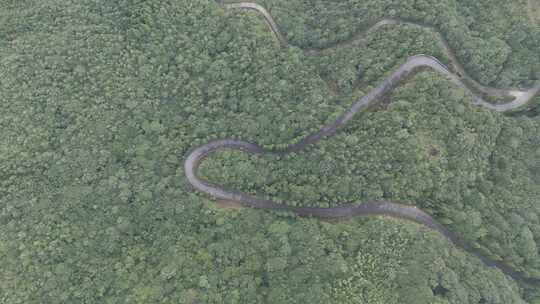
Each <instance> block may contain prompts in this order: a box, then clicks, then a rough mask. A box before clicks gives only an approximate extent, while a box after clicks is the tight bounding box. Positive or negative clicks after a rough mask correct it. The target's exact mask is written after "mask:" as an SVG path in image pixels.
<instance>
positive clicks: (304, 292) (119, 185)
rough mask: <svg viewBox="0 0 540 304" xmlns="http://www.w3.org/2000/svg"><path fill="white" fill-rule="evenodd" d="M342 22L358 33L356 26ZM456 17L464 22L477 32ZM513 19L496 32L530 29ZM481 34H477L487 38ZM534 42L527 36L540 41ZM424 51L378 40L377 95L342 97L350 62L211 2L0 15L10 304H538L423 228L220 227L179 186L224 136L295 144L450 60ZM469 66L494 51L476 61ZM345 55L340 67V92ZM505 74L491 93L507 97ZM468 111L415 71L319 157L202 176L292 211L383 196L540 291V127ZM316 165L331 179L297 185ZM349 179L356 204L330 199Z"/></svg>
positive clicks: (0, 297)
mask: <svg viewBox="0 0 540 304" xmlns="http://www.w3.org/2000/svg"><path fill="white" fill-rule="evenodd" d="M267 2H268V4H269V5H270V6H272V7H277V6H278V5H285V4H286V3H285V1H283V2H279V1H274V2H273V3H269V2H270V1H267ZM351 2H353V1H351ZM356 2H358V1H356ZM491 2H492V4H494V3H493V2H496V1H491ZM290 3H291V5H299V3H302V1H290ZM294 3H296V4H294ZM343 3H346V1H343ZM366 3H367V2H366ZM452 3H453V4H452ZM452 3H450V4H452V5H450V4H448V5H449V7H459V6H461V5H464V4H462V3H457V2H452ZM445 5H447V3H441V4H440V6H443V7H444V6H445ZM467 5H470V4H467ZM514 5H515V7H517V4H514ZM523 5H525V4H523ZM494 6H496V5H494ZM512 7H514V6H512ZM345 8H346V7H343V10H342V12H341V13H342V14H344V16H345V15H346V14H348V13H351V14H354V12H355V11H354V10H346V9H345ZM377 9H378V8H377V7H374V8H373V14H374V16H375V15H376V14H377ZM423 9H426V10H427V9H428V7H426V8H422V10H423ZM476 9H477V8H474V7H470V8H469V10H470V12H469V13H468V14H473V15H474V14H478V12H477V11H476ZM516 9H517V8H516ZM422 10H418V11H422ZM460 10H461V8H460ZM460 10H456V11H455V12H456V14H457V16H458V17H459V16H467V14H465V13H464V12H462V11H460ZM501 10H502V8H501ZM280 11H281V10H280ZM280 11H276V14H277V15H279V12H280ZM519 12H521V11H520V10H518V11H517V12H516V13H515V14H504V15H501V16H499V17H500V19H501V21H500V22H508V23H509V24H514V22H515V20H517V19H516V18H518V17H519V16H520V15H519ZM397 13H401V12H400V11H397V10H396V14H397ZM516 16H517V17H516ZM278 17H279V21H280V22H283V24H284V25H285V26H287V27H288V24H291V25H292V24H293V21H294V20H293V19H290V18H289V17H290V16H286V15H282V16H278ZM403 17H407V15H404V16H403ZM460 18H465V17H460ZM468 18H470V17H468ZM330 19H332V18H330V17H329V19H328V20H330ZM442 20H443V21H444V20H446V19H442ZM294 22H296V21H294ZM448 22H450V21H448ZM482 22H484V21H482ZM482 22H478V23H477V25H475V27H477V29H476V30H477V31H479V32H480V33H483V31H486V29H484V28H481V24H483V23H482ZM486 22H487V21H486ZM489 22H494V21H489ZM444 24H446V23H444V22H443V23H441V24H437V25H438V26H440V27H441V28H442V26H443V25H444ZM488 24H489V23H488ZM517 24H522V23H521V22H518V23H517ZM458 25H459V24H458ZM324 26H325V27H328V28H331V26H332V24H331V23H328V24H325V25H324ZM468 27H472V28H474V26H473V25H472V24H471V25H468ZM347 28H348V26H347ZM504 29H505V30H506V28H504ZM523 29H524V30H523V32H524V33H525V35H526V36H527V37H530V36H531V35H533V34H534V33H535V32H534V31H533V29H531V28H529V27H528V26H526V25H523ZM352 30H353V28H351V31H352ZM494 31H495V35H496V36H497V37H499V36H500V37H507V33H501V31H502V29H501V28H495V29H494ZM293 32H294V31H291V33H293ZM407 33H408V34H407ZM536 33H537V32H536ZM291 35H292V34H291ZM414 35H418V36H417V37H412V36H414ZM430 35H431V34H430V33H428V32H425V31H424V30H420V29H416V28H414V27H406V28H403V29H402V28H389V29H385V30H382V31H381V32H378V33H375V34H374V36H373V38H370V39H373V40H372V41H373V43H371V44H370V45H369V46H368V47H366V50H369V51H366V52H367V53H366V57H361V58H360V57H359V59H358V60H360V61H359V63H362V64H363V66H364V75H365V77H366V78H365V81H364V82H362V81H360V80H358V83H356V84H354V86H356V87H353V85H350V86H349V84H347V82H348V83H353V82H354V81H356V80H354V77H350V78H346V77H343V79H346V80H344V81H343V83H342V84H340V85H339V90H337V91H336V90H333V89H331V86H328V85H327V83H326V82H325V80H330V79H335V80H336V81H340V79H341V78H340V75H343V74H344V73H345V74H346V73H349V72H347V71H346V70H347V69H350V66H347V65H346V64H341V63H340V62H339V60H337V59H336V58H338V57H339V56H340V55H339V53H336V54H335V55H332V54H324V55H320V56H310V57H308V56H306V55H305V54H304V53H303V52H302V51H301V50H299V49H297V48H288V49H281V48H279V47H277V46H276V44H275V41H274V38H273V36H272V35H271V34H270V33H269V32H268V29H267V28H266V27H265V25H264V23H263V22H262V21H261V20H260V19H259V18H258V17H257V16H256V15H253V14H248V13H234V14H231V13H229V12H225V11H224V10H223V9H221V8H220V6H219V5H218V4H217V3H215V2H214V1H210V0H189V1H188V0H166V1H145V2H141V1H135V0H120V1H102V0H82V1H73V0H71V1H69V0H68V1H66V0H45V1H43V0H40V1H37V0H26V1H14V0H8V1H3V2H2V4H0V102H1V103H2V107H0V126H1V128H2V132H0V176H1V178H0V277H2V278H3V279H2V280H0V302H2V303H25V304H26V303H415V304H416V303H441V304H442V303H456V304H457V303H460V304H461V303H475V304H476V303H505V304H506V303H537V302H534V301H538V298H539V297H540V294H538V292H537V291H536V290H533V289H526V288H524V287H526V286H519V285H518V284H517V283H516V282H514V281H513V280H511V279H510V278H508V277H506V276H504V275H503V274H502V273H501V272H500V271H498V270H497V269H494V268H489V267H486V266H485V265H484V264H482V263H481V262H480V261H479V260H478V259H477V258H475V257H473V256H471V255H469V254H467V253H464V252H462V251H460V250H457V249H456V248H454V247H453V246H452V245H451V244H449V243H448V242H447V241H446V240H445V239H443V238H442V237H440V236H439V235H438V234H436V233H434V232H432V231H429V230H427V229H425V228H422V227H419V226H417V225H414V224H411V223H407V222H400V221H397V220H393V219H386V218H369V219H356V220H353V221H350V222H343V223H327V222H322V221H319V220H314V219H302V218H297V217H295V216H293V215H290V214H279V213H272V212H262V211H257V210H247V209H238V210H222V209H217V208H216V206H215V204H214V202H213V201H211V200H210V199H209V198H207V197H205V196H204V195H200V194H197V193H195V192H193V191H192V189H190V187H189V185H188V184H187V182H186V180H185V177H184V172H183V169H182V166H181V164H182V160H183V157H184V156H185V155H186V153H187V152H188V151H189V150H190V149H192V148H194V147H196V146H198V145H200V144H202V143H205V142H207V141H208V140H210V139H214V138H228V137H237V138H242V139H245V140H250V141H254V142H258V143H262V144H265V145H267V146H279V145H283V144H285V143H289V142H293V141H295V140H297V139H298V138H299V137H301V136H303V135H305V134H307V133H309V132H310V131H313V130H316V129H318V128H319V127H320V126H322V125H323V124H325V123H326V122H327V121H329V120H331V119H332V117H335V115H337V114H339V113H341V111H343V109H344V108H345V107H347V106H348V105H350V103H351V102H352V96H354V95H359V94H362V92H366V91H367V90H368V89H369V85H373V84H375V83H376V82H377V81H379V80H380V79H382V78H383V77H384V76H385V75H386V73H388V72H389V70H391V69H392V68H393V67H394V66H396V65H397V64H399V63H400V62H402V61H403V60H404V58H405V56H407V55H408V54H411V53H414V52H415V51H418V52H420V51H422V52H434V53H435V54H436V52H437V48H436V46H435V45H434V44H430V43H428V41H429V37H430ZM291 37H292V36H291ZM321 37H322V36H321ZM385 37H386V38H385ZM398 38H399V39H398ZM536 38H538V37H536ZM309 39H310V41H313V42H308V41H307V40H306V42H305V43H306V44H317V43H320V42H318V41H319V40H317V39H319V38H317V37H316V36H313V37H311V36H310V37H309ZM321 39H322V38H321ZM385 39H386V40H387V41H386V43H390V41H393V42H392V45H395V51H396V53H395V54H394V53H390V52H389V51H390V50H389V49H388V48H385V45H386V44H385ZM456 39H457V38H456ZM499 39H502V38H499ZM527 39H529V38H527ZM422 41H425V43H421V42H422ZM501 41H506V40H501ZM527 41H530V43H531V45H528V43H529V42H527V45H523V46H521V47H516V48H515V49H514V48H513V47H511V49H509V52H510V55H509V56H510V57H509V58H515V59H512V60H515V62H510V63H509V64H508V65H507V66H506V67H505V71H506V70H508V71H511V72H512V73H513V74H512V77H509V79H511V80H512V81H511V82H512V83H518V82H522V81H523V82H526V81H525V78H527V77H526V76H524V75H525V74H527V72H526V71H524V70H520V69H521V68H522V66H520V65H518V64H517V63H522V62H526V61H523V60H525V59H523V58H526V57H527V56H528V55H527V54H529V53H531V52H533V53H534V52H535V51H536V49H535V45H534V35H533V39H532V40H527ZM298 43H303V42H302V41H298ZM458 43H461V41H460V42H458ZM522 43H523V44H525V42H522ZM416 44H419V45H420V46H417V45H416ZM408 48H412V50H407V49H408ZM420 48H423V49H420ZM351 49H352V48H351ZM461 49H463V50H465V49H467V50H469V51H470V52H478V54H482V56H483V55H484V54H489V51H487V50H486V49H482V48H477V46H476V45H473V46H472V47H471V48H470V49H469V48H468V47H462V48H461ZM336 52H340V51H339V50H336ZM355 52H356V51H355ZM360 53H361V51H358V53H357V54H360ZM377 53H380V54H381V55H377ZM514 53H516V54H518V55H514ZM537 53H538V52H537ZM537 53H536V54H537ZM324 56H330V57H324ZM332 56H334V57H333V58H334V59H335V60H334V63H336V66H338V67H340V68H338V69H336V70H335V71H328V72H325V73H326V74H325V73H323V71H324V69H325V68H328V64H324V60H328V59H325V58H332ZM369 56H373V58H376V59H374V61H373V63H371V62H369ZM385 56H387V57H385ZM486 56H488V55H486ZM385 58H387V59H385ZM535 58H536V59H537V57H534V56H531V58H529V59H528V60H531V62H526V65H525V66H526V67H527V68H528V69H531V68H532V67H534V64H536V63H535V62H534V60H536V59H535ZM344 60H345V59H344ZM385 60H388V61H385ZM344 62H345V61H344ZM464 62H465V63H466V67H467V68H469V69H470V70H471V71H474V70H475V69H477V67H475V64H476V63H475V62H473V61H471V62H469V61H467V60H464ZM352 64H353V65H354V63H352ZM489 69H492V68H491V67H490V68H489ZM480 70H481V72H479V75H480V74H481V73H485V74H483V75H484V76H483V77H487V78H486V79H488V78H489V77H492V76H493V75H491V74H490V72H487V70H485V71H484V70H482V69H480ZM490 71H491V70H490ZM505 71H502V72H501V73H496V74H495V75H497V77H498V78H497V79H501V80H500V82H501V83H504V82H505V81H502V79H503V78H504V77H508V76H501V75H503V74H504V73H505ZM506 73H510V72H506ZM529 74H530V73H529ZM504 75H506V74H504ZM514 75H516V76H514ZM529 76H530V75H529ZM504 79H505V78H504ZM489 80H491V78H489ZM497 81H499V80H497ZM329 82H331V81H329ZM467 98H468V97H467V96H464V95H463V92H462V91H461V90H460V89H456V88H454V87H453V86H451V85H450V84H449V83H447V82H446V81H445V80H444V79H443V78H441V77H437V76H435V75H434V74H432V73H421V74H419V75H418V76H416V77H414V78H413V79H411V81H410V82H407V84H405V85H403V86H402V87H401V88H400V89H399V90H398V91H397V92H396V93H395V94H393V96H392V97H391V98H389V100H388V101H392V102H391V103H389V105H388V106H384V107H381V108H378V109H373V111H372V112H369V113H365V114H362V115H360V116H359V117H358V119H356V120H355V122H354V123H353V124H351V125H350V127H348V128H347V129H346V130H344V131H342V132H341V133H340V134H339V135H338V136H337V137H335V138H333V139H331V140H328V141H324V142H323V143H322V144H321V145H319V146H317V147H314V148H313V149H310V150H309V151H307V152H306V153H305V154H304V153H302V154H298V155H294V156H291V157H290V158H287V159H286V160H282V161H280V162H276V161H275V160H273V159H259V158H253V159H247V158H246V157H245V155H243V154H234V153H231V154H230V155H227V157H224V156H225V155H216V156H215V157H213V158H212V159H209V160H208V161H206V162H205V163H204V166H205V170H206V171H205V172H206V173H207V174H210V175H211V176H209V178H210V179H211V180H216V181H219V180H220V179H221V178H223V177H224V174H228V176H227V180H225V181H223V182H224V183H225V182H226V183H228V185H230V186H231V187H236V188H239V189H246V190H249V191H256V192H261V193H262V194H267V195H271V196H272V197H273V198H276V199H283V200H287V202H288V203H292V204H313V205H315V204H328V205H330V204H337V203H341V202H345V201H347V200H362V199H365V198H370V199H376V198H380V197H392V198H395V199H399V200H403V201H404V202H407V203H416V204H418V205H419V206H422V207H425V208H426V209H427V210H430V211H431V212H433V213H434V214H435V215H437V216H439V217H440V218H441V220H445V221H446V222H447V224H448V225H449V226H450V227H451V228H452V229H454V230H456V231H457V232H458V233H460V234H461V235H463V236H466V237H468V238H470V239H471V240H476V242H477V243H478V244H479V245H480V246H482V248H483V250H485V251H486V252H488V253H489V254H491V255H493V256H504V257H505V258H507V259H508V261H509V262H511V263H512V264H513V265H514V266H515V267H517V268H521V269H524V268H525V267H529V269H527V271H528V273H529V274H530V275H532V276H539V274H538V269H539V268H540V267H538V257H537V255H535V254H534V252H536V253H537V252H538V246H537V245H536V243H537V242H538V240H539V236H540V231H539V226H540V225H539V223H538V217H537V215H538V209H537V208H538V206H537V202H538V196H539V190H538V181H539V171H540V167H539V164H538V162H537V161H536V160H537V159H538V156H539V153H540V149H539V148H538V144H539V141H538V137H537V134H538V133H539V132H538V131H539V130H538V129H539V124H540V123H539V122H538V118H507V117H503V116H501V115H499V114H495V113H491V112H486V111H483V110H480V109H477V108H474V107H472V106H470V104H469V103H468V101H467V100H468V99H467ZM379 123H382V124H380V125H379ZM456 131H459V132H461V133H459V134H455V133H456ZM535 136H536V137H535ZM397 144H399V145H397ZM426 149H427V150H426ZM383 151H385V152H384V153H383ZM435 151H436V152H435ZM336 153H337V154H336ZM426 159H429V162H422V160H426ZM235 160H237V161H239V163H238V164H236V165H234V166H233V164H232V161H235ZM313 160H324V162H321V164H322V165H323V166H320V167H319V168H316V167H314V166H310V165H309V164H307V163H304V164H302V167H301V168H299V167H298V166H299V165H298V164H299V163H301V162H302V161H313ZM387 160H391V162H390V161H389V162H387ZM445 160H446V163H445ZM262 166H266V167H268V168H270V169H273V170H275V171H273V173H272V174H276V176H275V177H274V178H276V180H277V178H279V180H280V181H281V183H282V184H277V185H276V186H275V187H273V188H267V187H266V186H263V185H261V184H260V181H258V180H257V178H258V177H259V176H265V175H261V174H255V175H254V174H253V172H252V170H253V169H254V168H257V169H258V170H263V171H261V172H266V170H267V169H265V168H263V167H262ZM287 166H289V168H287ZM465 166H467V167H465ZM465 168H466V170H467V172H470V173H468V174H465V173H464V170H465ZM286 170H288V171H286ZM347 170H349V171H350V172H349V171H347ZM351 170H362V172H363V174H364V175H356V174H354V173H353V171H351ZM334 172H339V174H335V173H334ZM405 174H411V177H407V178H403V176H405ZM278 175H279V176H278ZM413 176H414V177H419V178H420V179H415V178H412V177H413ZM243 179H250V182H249V183H244V182H243ZM296 179H298V180H296ZM304 179H312V180H311V181H310V183H309V186H310V187H314V188H315V189H314V190H315V191H314V192H312V193H314V194H315V195H317V197H312V194H310V193H306V190H305V189H303V187H304V186H307V185H308V184H307V183H304V181H305V180H304ZM338 180H339V181H342V182H343V183H342V184H344V185H346V188H345V189H334V188H333V187H334V184H336V183H337V181H338ZM251 183H253V185H255V186H257V187H255V186H253V185H252V184H251ZM285 183H288V184H289V186H287V185H286V184H285ZM352 183H355V185H354V187H353V186H352V185H353V184H352ZM401 183H404V184H401ZM509 183H510V184H509ZM258 185H261V186H260V187H258ZM242 187H244V188H242ZM405 188H408V189H407V190H408V191H404V189H405ZM272 189H275V190H278V192H277V193H274V192H272V191H274V190H272ZM291 189H292V191H291ZM435 189H436V190H435ZM336 190H338V191H336ZM358 190H361V192H358ZM308 195H309V196H308ZM291 197H292V198H293V199H291V200H289V199H290V198H291ZM535 204H536V206H535ZM481 206H485V207H481ZM480 208H486V209H482V212H481V213H480V211H479V210H480ZM501 217H502V218H501ZM535 246H536V247H535ZM535 250H536V251H535ZM535 297H536V298H535ZM535 299H536V300H535Z"/></svg>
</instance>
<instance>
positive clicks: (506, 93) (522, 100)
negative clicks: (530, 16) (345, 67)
mask: <svg viewBox="0 0 540 304" xmlns="http://www.w3.org/2000/svg"><path fill="white" fill-rule="evenodd" d="M529 1H536V0H529ZM224 7H225V8H226V9H245V10H252V11H255V12H257V13H259V14H260V15H261V16H263V18H264V20H265V21H266V23H267V24H268V26H269V28H270V29H271V30H272V33H274V35H275V36H276V38H277V39H278V40H279V41H280V43H281V44H282V45H283V46H288V45H289V43H288V41H287V39H286V38H285V36H284V35H283V34H282V33H281V31H280V29H279V27H278V25H277V23H276V21H275V20H274V18H273V17H272V15H271V14H270V13H269V12H268V10H267V9H266V8H264V7H263V6H261V5H259V4H257V3H253V2H238V3H227V4H224ZM401 24H414V25H416V26H420V27H424V28H427V29H429V30H431V31H432V32H434V33H435V34H436V35H437V37H438V39H437V40H438V41H437V42H438V44H439V46H440V47H441V48H442V50H443V52H444V53H445V54H446V56H447V57H448V59H449V60H450V62H451V67H452V69H448V68H446V67H445V70H446V71H445V72H443V74H446V75H453V76H451V78H458V79H461V85H463V86H466V87H467V88H468V89H469V90H471V91H477V92H480V93H482V94H485V95H489V96H493V97H498V98H501V97H508V98H513V100H512V101H511V102H508V103H503V104H498V105H495V104H493V103H490V102H488V101H485V100H484V99H483V98H482V97H480V96H478V97H476V98H475V99H477V101H478V102H477V103H478V104H480V105H484V106H485V107H487V108H489V109H491V110H495V111H508V110H512V109H516V108H519V107H521V106H523V105H524V104H526V103H527V102H528V101H530V100H531V99H532V98H533V97H534V96H535V95H536V94H537V93H538V92H539V91H540V81H538V82H537V83H536V84H534V85H533V86H532V87H531V88H529V89H527V90H519V89H516V88H514V89H509V90H503V89H497V88H492V87H487V86H484V85H482V84H480V83H478V82H477V81H476V80H475V79H474V78H472V77H470V76H468V74H467V72H466V71H465V69H464V68H463V65H461V63H460V62H459V60H457V58H456V55H455V53H454V52H453V51H452V49H451V48H450V46H449V44H448V42H447V41H446V40H445V39H444V37H443V36H442V35H441V34H440V33H439V32H438V31H437V29H435V28H434V27H432V26H429V25H425V24H420V23H418V22H413V21H408V20H401V19H391V18H384V19H381V20H379V21H378V22H377V23H375V24H373V25H372V26H371V27H369V28H368V29H367V30H365V31H362V32H360V33H358V34H357V35H355V36H354V37H352V38H351V39H349V40H348V41H345V42H343V43H337V44H333V45H331V46H329V47H327V48H309V49H304V50H305V51H306V52H308V53H316V52H324V51H326V50H329V49H335V48H339V47H346V46H348V45H351V44H356V43H358V41H359V40H363V39H365V36H366V35H369V34H370V33H373V32H375V31H377V30H379V29H380V28H382V27H384V26H392V25H401ZM428 66H429V65H428ZM450 71H453V73H452V72H450ZM453 81H454V82H455V80H454V79H453ZM478 99H480V100H478Z"/></svg>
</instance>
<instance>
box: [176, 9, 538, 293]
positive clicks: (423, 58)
mask: <svg viewBox="0 0 540 304" xmlns="http://www.w3.org/2000/svg"><path fill="white" fill-rule="evenodd" d="M254 7H260V6H258V5H254V4H250V6H249V8H252V9H253V8H254ZM268 16H269V15H268ZM268 24H269V25H270V27H272V28H273V27H274V26H275V22H273V21H272V22H268ZM273 30H275V29H274V28H273ZM275 31H276V30H275ZM276 33H279V31H276ZM420 67H429V68H431V69H433V70H435V71H437V72H439V73H441V74H443V75H445V76H446V77H448V79H449V80H450V81H452V82H453V83H455V84H456V85H458V86H461V87H463V88H465V89H466V90H468V92H469V93H470V94H471V96H472V100H473V102H474V103H475V104H477V105H479V106H481V107H484V108H487V109H490V110H494V111H499V112H504V111H508V110H511V109H514V108H515V107H517V106H519V105H521V104H524V103H526V102H527V101H529V100H531V99H532V98H533V97H534V96H535V95H536V94H537V93H538V92H539V91H540V83H537V84H536V85H535V86H534V87H533V88H531V89H529V90H528V91H525V92H522V93H521V94H519V95H518V96H516V99H515V100H514V101H512V102H510V103H507V104H498V105H495V104H491V103H489V102H487V101H485V100H483V99H482V97H480V96H477V95H475V94H474V93H473V92H472V91H471V90H470V89H469V88H468V87H467V86H466V84H465V83H464V82H463V80H462V78H461V77H460V76H458V75H456V74H454V73H452V72H450V70H449V69H448V68H447V67H446V66H444V65H443V64H442V63H441V62H439V61H438V60H437V59H436V58H434V57H431V56H427V55H416V56H412V57H410V58H409V59H408V60H407V61H406V62H405V63H404V64H403V65H401V66H400V67H398V68H397V69H396V70H394V71H393V72H392V74H391V75H390V76H389V77H388V78H386V79H385V80H384V81H382V83H381V84H379V85H378V86H377V87H376V88H375V89H373V90H371V91H370V92H369V93H368V94H366V95H365V96H363V97H362V98H360V99H359V100H358V101H356V102H355V103H354V104H353V105H352V106H351V107H350V108H349V109H348V110H347V111H346V112H345V113H343V114H342V115H341V116H339V117H338V118H337V119H336V120H335V121H334V122H332V123H330V124H329V125H327V126H324V127H323V128H321V129H320V130H319V131H317V132H314V133H311V134H309V135H307V136H306V137H305V138H303V139H302V140H301V141H299V142H298V143H295V144H291V145H289V146H287V147H286V148H285V149H282V150H269V149H265V148H263V147H261V146H259V145H256V144H252V143H248V142H245V141H240V140H234V139H224V140H215V141H211V142H209V143H206V144H204V145H202V146H200V147H198V148H195V149H194V150H192V151H191V152H190V153H189V154H188V156H187V158H186V159H185V161H184V170H185V173H186V177H187V180H188V181H189V183H190V184H191V185H192V186H193V187H194V188H195V189H197V190H198V191H201V192H203V193H206V194H209V195H210V196H212V197H214V198H216V199H222V200H228V201H235V202H239V203H240V204H242V205H243V206H246V207H251V208H257V209H270V210H284V211H290V212H294V213H296V214H298V215H301V216H309V217H317V218H334V219H346V218H351V217H355V216H366V215H385V216H391V217H395V218H400V219H405V220H410V221H413V222H416V223H419V224H421V225H424V226H426V227H428V228H430V229H433V230H436V231H438V232H439V233H440V234H441V235H443V236H444V237H445V238H447V239H448V240H449V241H450V242H452V243H453V244H455V245H456V246H458V247H460V248H462V249H464V250H466V251H467V252H469V253H471V254H473V255H475V256H477V257H478V258H479V259H480V260H481V261H483V262H484V263H485V264H486V265H488V266H493V267H497V268H499V269H500V270H501V271H503V272H504V273H505V274H507V275H509V276H511V277H512V278H514V279H516V280H520V281H522V282H525V283H528V284H534V285H538V284H540V279H535V278H527V277H526V276H525V275H524V274H523V273H520V272H517V271H515V270H513V269H512V268H511V267H509V266H507V265H505V264H504V263H502V262H500V261H495V260H492V259H490V258H488V257H485V256H483V255H482V254H481V253H480V252H478V251H477V250H475V249H474V248H473V247H472V246H470V245H468V244H467V243H466V242H465V241H464V240H463V239H462V238H460V237H458V236H457V235H455V234H453V233H452V232H451V231H449V230H448V229H447V228H446V227H444V226H443V225H441V224H440V223H438V222H437V221H436V220H435V219H434V218H433V217H432V216H431V215H429V214H428V213H426V212H424V211H422V210H421V209H418V208H416V207H414V206H408V205H403V204H397V203H392V202H385V201H369V202H361V203H353V204H344V205H340V206H337V207H331V208H312V207H293V206H290V205H287V204H278V203H275V202H273V201H271V200H268V199H264V198H259V197H256V196H252V195H249V194H247V193H243V192H238V191H230V190H227V189H225V188H223V187H222V186H219V185H214V184H212V183H210V182H208V181H206V180H203V179H201V178H199V177H198V175H197V171H198V168H199V165H200V163H201V161H202V160H204V159H205V158H206V157H207V156H208V155H209V154H211V153H213V152H216V151H219V150H224V149H236V150H241V151H245V152H247V153H251V154H256V155H262V154H273V155H285V154H288V153H291V152H296V151H300V150H302V149H304V148H305V147H306V146H308V145H312V144H315V143H317V142H319V141H320V140H322V139H323V138H325V137H329V136H332V135H334V134H335V133H336V132H337V131H338V129H339V128H341V127H342V126H344V125H346V124H347V123H348V122H349V121H350V120H351V119H352V118H353V117H354V115H355V114H356V113H358V112H359V111H361V110H363V109H365V108H367V107H368V106H370V105H372V104H374V103H376V102H377V101H379V100H380V99H381V98H380V97H381V96H382V95H383V94H385V93H387V92H388V91H389V90H391V89H392V88H394V87H395V86H396V85H397V84H398V83H400V81H402V80H403V79H405V77H406V76H408V75H410V74H411V73H412V72H414V71H415V70H416V69H418V68H420Z"/></svg>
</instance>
